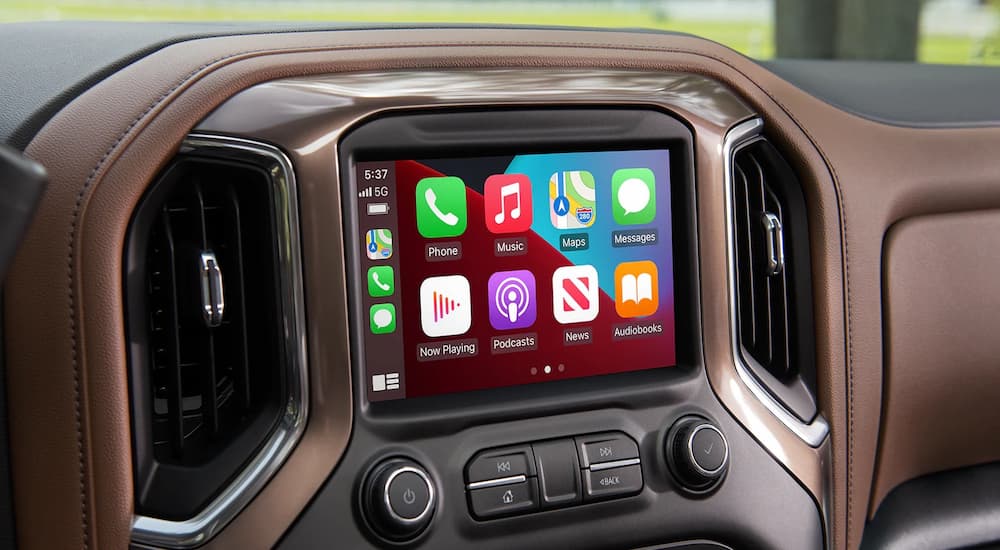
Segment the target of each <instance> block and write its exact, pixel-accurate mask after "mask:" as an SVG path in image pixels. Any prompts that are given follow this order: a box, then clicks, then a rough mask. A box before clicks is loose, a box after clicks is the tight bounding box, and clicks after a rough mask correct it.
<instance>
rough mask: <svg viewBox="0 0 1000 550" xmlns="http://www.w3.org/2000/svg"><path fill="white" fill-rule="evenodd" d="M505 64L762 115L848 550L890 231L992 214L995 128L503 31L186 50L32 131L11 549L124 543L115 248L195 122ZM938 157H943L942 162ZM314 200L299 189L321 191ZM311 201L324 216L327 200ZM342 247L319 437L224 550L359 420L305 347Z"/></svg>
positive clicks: (330, 37) (278, 521)
mask: <svg viewBox="0 0 1000 550" xmlns="http://www.w3.org/2000/svg"><path fill="white" fill-rule="evenodd" d="M510 66H523V67H538V68H540V69H546V68H552V67H580V66H585V67H611V68H647V69H659V70H680V71H692V72H697V73H702V74H706V75H709V76H712V77H714V78H716V79H718V80H720V81H722V82H724V83H726V84H728V85H729V86H731V87H733V88H734V89H736V90H738V91H740V93H742V94H743V95H744V97H745V99H746V100H747V102H748V103H750V104H751V105H752V106H753V107H754V108H755V109H757V110H758V111H759V112H760V113H761V114H762V115H763V116H764V117H765V119H766V121H767V132H768V134H769V137H771V138H772V139H773V140H774V141H775V142H776V143H777V145H778V146H779V147H780V148H781V149H782V151H784V152H785V154H786V155H787V156H788V157H789V158H790V160H792V161H793V166H794V167H795V168H796V170H797V171H798V172H799V175H800V177H801V178H802V180H803V183H804V185H805V187H806V189H805V190H806V195H807V202H808V203H809V205H810V224H811V232H812V235H811V242H812V246H813V258H814V278H813V281H814V286H815V289H814V292H815V294H816V296H815V301H816V304H815V305H816V308H815V310H816V316H817V332H818V334H817V344H818V350H817V351H818V358H819V383H818V385H819V387H820V388H821V395H820V396H819V400H820V407H821V410H822V412H823V414H824V415H825V416H826V418H827V419H828V420H829V421H830V423H831V427H832V437H833V460H834V467H835V468H834V478H833V490H834V495H833V505H834V506H833V510H832V518H833V520H834V540H835V541H836V546H837V547H838V548H842V547H856V546H857V545H858V543H859V541H860V538H861V531H862V528H863V525H864V521H865V518H866V515H867V511H868V504H869V496H870V492H869V488H870V487H871V484H872V477H873V472H874V464H875V454H876V452H875V449H876V444H877V441H878V434H879V428H880V423H879V417H880V410H881V392H882V387H881V385H882V336H881V322H882V318H881V308H880V303H881V272H880V265H881V264H880V258H881V243H882V236H883V235H884V233H885V231H886V228H888V227H889V226H891V225H892V224H893V223H894V222H895V221H897V220H899V219H902V218H904V217H909V216H912V215H917V214H925V213H932V212H935V211H942V210H954V209H962V208H974V207H982V206H984V205H993V206H996V205H997V204H1000V188H998V187H997V186H996V185H995V174H996V173H997V168H998V166H997V165H998V164H1000V159H998V158H997V157H996V155H995V154H992V152H995V151H996V150H997V147H998V145H1000V130H998V129H953V130H933V131H930V130H915V129H906V128H897V127H889V126H885V125H881V124H878V123H875V122H871V121H868V120H863V119H860V118H857V117H854V116H852V115H849V114H846V113H844V112H841V111H838V110H837V109H835V108H834V107H832V106H830V105H828V104H826V103H824V102H822V101H820V100H817V99H815V98H813V97H811V96H809V95H807V94H805V93H803V92H802V91H800V90H798V89H797V88H795V87H794V86H792V85H791V84H789V83H787V82H785V81H783V80H781V79H779V78H777V77H775V76H774V75H773V74H771V73H770V72H768V71H767V70H766V69H764V68H762V67H760V66H759V65H757V64H755V63H754V62H752V61H751V60H749V59H747V58H745V57H743V56H741V55H739V54H737V53H735V52H732V51H731V50H728V49H727V48H725V47H722V46H720V45H717V44H714V43H711V42H707V41H703V40H699V39H696V38H692V37H683V36H669V35H656V34H630V33H622V32H592V31H552V30H544V31H532V30H510V29H508V30H489V29H475V30H463V29H450V30H448V31H447V32H441V31H438V30H433V29H422V30H394V31H342V32H322V33H295V34H287V35H285V34H271V35H254V36H238V37H222V38H211V39H203V40H195V41H189V42H184V43H180V44H176V45H173V46H169V47H167V48H164V49H162V50H160V51H157V52H155V53H153V54H151V55H150V56H148V57H146V58H144V59H142V60H140V61H138V62H136V63H134V64H132V65H129V66H128V67H126V68H124V69H123V70H122V71H120V72H118V73H116V74H114V75H112V76H111V77H109V78H108V79H106V80H104V81H103V82H101V83H99V84H97V85H96V86H94V87H93V88H92V89H90V90H89V91H87V92H86V93H84V94H83V95H81V96H80V97H79V98H78V99H76V100H75V101H74V102H72V103H71V104H69V105H68V106H67V107H66V108H65V109H63V110H62V111H61V112H60V113H59V114H58V115H57V116H56V117H55V118H53V119H52V120H51V121H50V122H49V123H48V124H47V125H46V126H45V127H44V128H43V129H42V131H41V132H40V133H39V135H38V136H37V137H36V138H35V140H34V141H33V142H32V143H31V144H30V146H29V147H28V153H29V154H30V155H31V156H32V157H33V158H35V159H38V160H40V161H41V162H43V164H45V165H46V167H47V168H48V169H49V171H50V177H51V182H52V183H51V185H50V189H49V192H48V193H47V195H46V196H45V198H44V199H43V205H42V207H41V210H40V212H39V214H38V216H37V218H36V220H35V223H34V224H33V225H32V227H31V229H30V231H29V235H28V238H27V240H26V242H25V245H24V247H23V248H22V250H21V252H20V254H19V255H18V258H17V260H16V264H15V266H14V269H13V271H12V273H11V276H10V278H9V280H8V282H7V287H6V290H7V296H8V297H9V300H8V302H7V303H6V304H5V307H6V318H7V320H8V322H7V328H8V342H9V343H10V348H9V350H8V356H9V366H8V368H9V383H10V391H11V400H10V408H11V420H12V426H11V427H12V430H11V437H12V442H13V445H12V462H13V469H14V473H15V487H14V489H15V499H16V505H17V509H18V518H17V522H18V536H19V543H20V545H21V547H22V548H26V549H33V548H71V547H72V548H79V547H87V548H89V547H95V548H96V547H108V548H120V547H124V546H125V545H126V544H127V541H128V536H129V522H130V518H131V513H132V487H131V461H130V458H129V457H130V445H129V433H130V432H129V425H128V402H127V395H126V391H125V389H126V382H127V380H126V369H125V349H124V346H125V339H124V337H123V330H124V323H123V319H122V311H123V308H122V298H121V268H122V265H121V258H122V255H121V250H122V245H123V241H124V235H125V230H126V227H127V223H128V218H129V213H130V211H131V209H132V207H133V206H134V205H135V204H136V201H137V200H138V199H139V197H140V196H141V194H142V191H143V189H144V188H145V186H146V185H148V183H149V182H150V180H151V179H152V177H153V176H154V175H155V173H156V172H157V170H158V169H159V168H160V167H161V166H162V165H163V164H164V162H165V161H166V160H167V159H169V158H170V156H171V154H172V153H173V151H174V150H175V149H176V147H177V145H178V144H179V143H180V140H181V139H182V138H183V137H184V135H185V134H186V133H187V132H188V131H189V130H190V129H191V128H192V127H193V126H194V125H195V124H196V123H197V121H198V120H199V119H201V118H202V117H204V116H205V115H207V114H208V113H209V112H210V111H211V110H212V109H213V108H214V107H215V106H216V105H218V104H220V103H221V102H222V101H224V100H225V99H226V98H227V97H229V96H231V95H233V94H235V93H237V92H238V91H240V90H242V89H244V88H246V87H248V86H250V85H252V84H255V83H257V82H261V81H266V80H271V79H276V78H281V77H287V76H294V75H300V74H318V73H333V72H339V71H355V70H391V69H394V68H412V67H452V68H465V67H510ZM939 155H940V156H941V157H943V158H947V159H948V162H947V163H942V162H937V160H936V159H937V158H938V156H939ZM945 183H948V184H949V185H944V184H945ZM316 187H318V186H314V187H313V188H312V190H311V191H306V192H309V193H312V192H322V191H321V190H320V191H317V190H316ZM322 198H323V199H330V200H332V201H333V203H334V204H336V197H332V198H331V197H329V196H324V197H322ZM303 202H305V200H304V201H303ZM327 204H329V203H327ZM305 221H306V223H309V220H305ZM304 244H305V250H306V252H307V254H311V253H312V250H311V249H310V248H309V243H304ZM333 248H334V249H333V250H327V251H326V252H325V253H320V255H319V256H317V257H310V256H308V255H307V257H306V263H307V266H306V271H307V272H306V293H307V296H308V299H309V302H310V308H309V313H308V319H307V322H308V324H309V330H310V336H311V337H310V339H309V346H310V347H309V352H310V362H311V367H312V370H311V376H312V377H313V389H314V393H313V403H314V409H313V413H312V416H311V418H312V420H311V421H310V425H309V427H308V429H307V432H306V435H305V437H304V439H303V441H302V442H301V443H300V445H299V446H298V448H297V449H296V451H295V452H294V453H293V455H292V457H291V458H290V459H289V462H288V463H287V464H286V466H285V467H284V468H283V470H282V471H281V472H280V473H279V474H278V475H277V476H276V477H275V478H274V479H273V480H272V482H271V483H270V484H269V485H268V487H267V488H266V489H265V490H264V492H262V493H261V494H260V495H259V496H258V497H257V499H255V501H254V502H253V503H251V505H250V506H249V507H248V508H247V509H246V510H245V512H244V513H243V514H242V515H241V516H240V517H239V518H238V519H237V520H236V521H234V522H233V523H232V524H231V525H230V526H229V527H228V528H226V529H225V530H224V531H223V532H222V533H221V534H220V536H219V537H218V538H217V539H215V541H213V542H214V544H213V545H215V546H220V547H247V546H261V545H269V544H271V543H273V542H274V541H276V540H277V539H278V537H280V535H281V533H282V532H283V530H284V529H285V528H286V527H287V525H289V524H290V523H291V522H292V521H293V520H294V518H295V516H296V515H297V514H298V512H299V511H300V510H301V509H302V508H303V507H304V506H305V505H306V504H307V502H308V500H309V498H310V496H311V495H312V493H313V492H314V491H315V490H316V488H317V487H318V486H319V484H320V483H322V481H323V479H324V478H325V477H326V476H327V475H329V473H330V472H331V471H332V469H333V468H334V466H335V465H336V462H337V459H338V457H339V455H340V452H341V451H342V450H343V448H344V445H345V444H346V438H347V434H348V430H349V427H350V411H351V405H350V402H349V399H348V400H335V399H331V398H330V395H336V396H342V395H343V392H344V391H345V388H347V387H348V383H347V380H346V378H345V376H346V374H344V373H345V372H349V371H348V370H347V369H343V368H342V367H343V365H344V362H345V361H346V358H347V353H346V350H345V349H343V348H342V347H341V346H340V345H338V344H336V343H327V342H323V341H322V338H318V337H316V336H317V333H316V332H315V331H316V330H317V328H316V327H318V326H329V325H330V324H333V325H337V324H338V323H343V322H344V319H345V318H346V317H345V312H344V311H342V310H338V308H337V307H331V304H334V305H335V304H338V303H342V301H338V300H337V297H338V296H340V297H342V293H343V292H344V290H343V284H339V285H338V284H336V283H337V282H338V281H336V280H335V281H332V282H331V281H328V280H322V279H320V278H319V277H318V273H327V274H329V273H333V272H335V271H336V269H337V268H338V267H339V268H340V270H341V271H342V269H343V268H342V256H341V258H338V257H337V256H336V252H337V251H336V249H335V247H333ZM316 250H319V247H317V248H316ZM324 254H325V255H324ZM335 367H336V368H335ZM40 426H41V427H44V429H39V427H40ZM278 504H280V505H278Z"/></svg>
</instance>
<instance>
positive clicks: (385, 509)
mask: <svg viewBox="0 0 1000 550" xmlns="http://www.w3.org/2000/svg"><path fill="white" fill-rule="evenodd" d="M435 504H436V503H435V495H434V483H433V482H432V481H431V478H430V474H428V473H427V470H425V469H424V468H423V467H422V466H420V465H419V464H417V463H416V462H414V461H412V460H409V459H406V458H403V457H398V458H391V459H388V460H384V461H382V462H381V463H379V464H378V465H377V466H375V468H373V469H372V471H371V472H370V473H369V474H368V477H367V478H366V479H365V484H364V489H363V491H362V492H361V511H362V513H363V514H364V517H365V519H366V520H367V524H368V526H369V527H370V528H371V529H372V531H374V532H375V534H376V535H378V536H379V537H382V538H383V539H387V540H390V541H394V542H405V541H409V540H412V539H414V538H416V537H417V536H419V535H420V533H421V532H423V531H424V530H425V529H426V528H427V527H428V526H429V525H430V523H431V520H432V519H433V517H434V508H435Z"/></svg>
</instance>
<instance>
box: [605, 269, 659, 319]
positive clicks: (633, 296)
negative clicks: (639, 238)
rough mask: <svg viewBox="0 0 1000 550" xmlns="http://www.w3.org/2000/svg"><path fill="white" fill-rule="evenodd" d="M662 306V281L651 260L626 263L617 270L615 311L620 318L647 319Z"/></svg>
mask: <svg viewBox="0 0 1000 550" xmlns="http://www.w3.org/2000/svg"><path fill="white" fill-rule="evenodd" d="M659 306H660V280H659V275H658V274H657V271H656V264H654V263H653V262H651V261H649V260H643V261H641V262H625V263H621V264H618V267H616V268H615V311H617V312H618V316H619V317H622V318H625V319H628V318H631V317H647V316H649V315H652V314H654V313H656V309H657V308H658V307H659Z"/></svg>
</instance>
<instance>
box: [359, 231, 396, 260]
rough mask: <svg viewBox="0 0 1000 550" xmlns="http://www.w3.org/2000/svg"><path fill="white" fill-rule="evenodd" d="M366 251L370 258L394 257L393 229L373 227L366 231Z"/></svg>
mask: <svg viewBox="0 0 1000 550" xmlns="http://www.w3.org/2000/svg"><path fill="white" fill-rule="evenodd" d="M365 252H366V253H367V254H368V259H369V260H388V259H389V258H391V257H392V231H390V230H388V229H371V230H369V231H368V232H367V233H365Z"/></svg>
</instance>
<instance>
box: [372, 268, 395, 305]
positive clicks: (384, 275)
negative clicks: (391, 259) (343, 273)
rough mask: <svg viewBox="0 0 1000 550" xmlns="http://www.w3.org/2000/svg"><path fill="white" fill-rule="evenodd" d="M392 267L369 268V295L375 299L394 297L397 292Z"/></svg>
mask: <svg viewBox="0 0 1000 550" xmlns="http://www.w3.org/2000/svg"><path fill="white" fill-rule="evenodd" d="M394 275H395V274H394V273H393V270H392V266H391V265H377V266H374V267H369V268H368V295H369V296H371V297H373V298H382V297H384V296H392V293H393V292H395V291H396V280H395V276H394Z"/></svg>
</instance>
